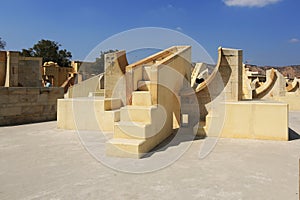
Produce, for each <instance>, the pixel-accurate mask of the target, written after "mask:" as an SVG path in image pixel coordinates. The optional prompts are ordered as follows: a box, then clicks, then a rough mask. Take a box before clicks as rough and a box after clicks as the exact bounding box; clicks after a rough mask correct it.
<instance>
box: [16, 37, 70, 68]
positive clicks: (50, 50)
mask: <svg viewBox="0 0 300 200" xmlns="http://www.w3.org/2000/svg"><path fill="white" fill-rule="evenodd" d="M60 47H61V44H59V43H58V42H55V41H51V40H40V41H38V43H37V44H35V45H33V47H32V48H29V49H22V52H21V54H22V55H23V56H28V57H42V58H43V63H44V62H48V61H53V62H56V63H57V64H58V65H59V66H61V67H68V66H70V63H71V60H70V59H71V58H72V53H71V52H69V51H67V50H66V49H60Z"/></svg>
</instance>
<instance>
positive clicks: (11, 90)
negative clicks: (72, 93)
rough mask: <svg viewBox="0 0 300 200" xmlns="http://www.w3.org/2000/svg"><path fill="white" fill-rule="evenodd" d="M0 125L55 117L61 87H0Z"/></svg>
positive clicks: (61, 91) (46, 119)
mask: <svg viewBox="0 0 300 200" xmlns="http://www.w3.org/2000/svg"><path fill="white" fill-rule="evenodd" d="M0 96H1V98H0V126H5V125H16V124H25V123H33V122H42V121H50V120H55V119H56V111H57V103H56V102H57V99H60V98H63V97H64V90H63V88H28V87H26V88H25V87H0Z"/></svg>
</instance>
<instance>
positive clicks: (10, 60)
mask: <svg viewBox="0 0 300 200" xmlns="http://www.w3.org/2000/svg"><path fill="white" fill-rule="evenodd" d="M6 56H7V62H6V77H5V87H18V80H19V77H18V76H19V52H17V51H7V54H6Z"/></svg>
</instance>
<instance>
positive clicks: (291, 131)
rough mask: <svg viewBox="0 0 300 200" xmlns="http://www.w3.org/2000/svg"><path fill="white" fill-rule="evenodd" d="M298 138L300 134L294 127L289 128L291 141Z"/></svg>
mask: <svg viewBox="0 0 300 200" xmlns="http://www.w3.org/2000/svg"><path fill="white" fill-rule="evenodd" d="M298 139H300V135H299V134H298V133H297V132H296V131H294V130H293V129H291V128H289V141H291V140H298Z"/></svg>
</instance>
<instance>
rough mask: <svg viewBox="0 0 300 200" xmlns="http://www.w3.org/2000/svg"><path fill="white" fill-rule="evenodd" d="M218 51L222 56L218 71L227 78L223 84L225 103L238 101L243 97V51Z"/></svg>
mask: <svg viewBox="0 0 300 200" xmlns="http://www.w3.org/2000/svg"><path fill="white" fill-rule="evenodd" d="M219 51H221V52H219V55H220V53H221V56H222V57H221V66H220V71H221V73H224V75H225V77H226V75H228V76H227V77H228V78H229V80H226V81H225V82H224V83H226V84H225V85H224V86H225V88H224V91H225V95H226V101H240V100H242V97H243V51H242V50H239V49H228V48H219ZM227 81H228V82H227Z"/></svg>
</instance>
